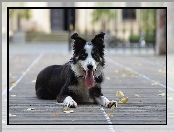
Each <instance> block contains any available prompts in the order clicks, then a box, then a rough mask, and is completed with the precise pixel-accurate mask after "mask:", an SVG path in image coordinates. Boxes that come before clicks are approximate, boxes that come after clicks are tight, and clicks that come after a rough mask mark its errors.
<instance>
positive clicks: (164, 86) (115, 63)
mask: <svg viewBox="0 0 174 132" xmlns="http://www.w3.org/2000/svg"><path fill="white" fill-rule="evenodd" d="M107 60H108V61H109V62H111V63H112V64H114V65H116V66H118V67H122V68H125V69H126V70H128V71H131V72H134V73H135V74H137V75H139V76H141V77H143V78H145V79H147V80H149V81H151V82H156V81H155V80H153V79H151V78H149V77H147V76H145V75H143V74H141V73H139V72H137V71H135V70H133V69H131V68H130V67H127V66H122V65H121V64H119V63H118V62H116V61H114V60H112V59H110V58H108V57H107ZM158 85H160V86H161V87H163V88H166V85H164V84H162V83H159V84H158ZM167 89H169V90H171V91H173V92H174V89H173V88H171V87H167Z"/></svg>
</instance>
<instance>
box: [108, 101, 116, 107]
mask: <svg viewBox="0 0 174 132" xmlns="http://www.w3.org/2000/svg"><path fill="white" fill-rule="evenodd" d="M112 106H115V107H117V101H114V100H112V101H109V102H107V103H106V107H107V108H111V107H112Z"/></svg>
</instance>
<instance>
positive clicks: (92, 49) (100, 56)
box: [71, 32, 105, 88]
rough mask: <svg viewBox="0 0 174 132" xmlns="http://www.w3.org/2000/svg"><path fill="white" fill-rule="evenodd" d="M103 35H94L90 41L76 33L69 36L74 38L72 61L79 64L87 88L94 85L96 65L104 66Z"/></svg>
mask: <svg viewBox="0 0 174 132" xmlns="http://www.w3.org/2000/svg"><path fill="white" fill-rule="evenodd" d="M104 35H105V33H102V32H101V33H100V34H98V35H96V36H95V37H94V38H93V39H92V40H91V42H87V41H86V40H84V39H82V38H81V37H80V36H79V35H78V34H77V33H74V34H73V35H72V36H71V39H74V40H75V41H74V45H73V50H74V55H73V63H74V64H79V65H80V67H81V68H82V70H83V72H84V74H85V84H86V86H87V87H88V88H90V87H92V86H94V76H95V73H96V72H95V71H96V70H97V68H98V66H102V67H103V66H104V63H105V62H104V47H105V45H104Z"/></svg>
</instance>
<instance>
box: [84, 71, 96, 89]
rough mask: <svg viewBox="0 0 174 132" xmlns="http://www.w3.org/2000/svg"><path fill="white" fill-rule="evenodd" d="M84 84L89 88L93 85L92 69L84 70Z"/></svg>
mask: <svg viewBox="0 0 174 132" xmlns="http://www.w3.org/2000/svg"><path fill="white" fill-rule="evenodd" d="M85 85H86V87H88V88H91V87H93V86H94V75H93V71H88V70H87V71H86V76H85Z"/></svg>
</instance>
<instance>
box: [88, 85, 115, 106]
mask: <svg viewBox="0 0 174 132" xmlns="http://www.w3.org/2000/svg"><path fill="white" fill-rule="evenodd" d="M89 92H90V95H91V97H92V98H94V100H95V101H96V102H97V103H98V104H100V105H102V106H105V107H107V108H111V107H112V106H113V105H115V107H117V102H116V101H109V100H108V99H107V98H106V97H105V96H103V94H102V92H101V87H100V86H96V87H94V88H91V89H90V91H89Z"/></svg>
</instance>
